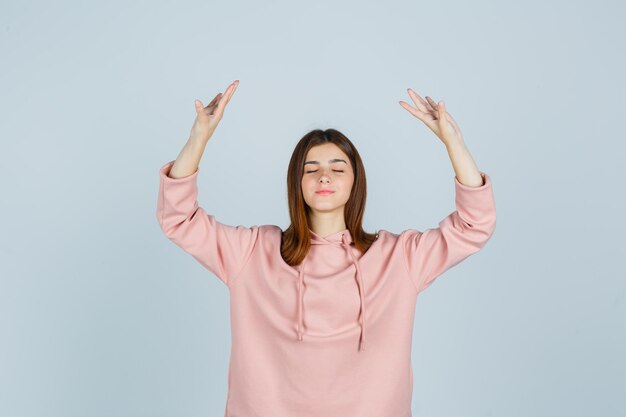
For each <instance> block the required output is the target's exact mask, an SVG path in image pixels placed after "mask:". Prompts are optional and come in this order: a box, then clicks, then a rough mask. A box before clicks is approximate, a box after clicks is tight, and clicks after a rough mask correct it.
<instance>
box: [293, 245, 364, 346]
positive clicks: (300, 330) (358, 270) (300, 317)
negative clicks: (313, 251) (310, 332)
mask: <svg viewBox="0 0 626 417" xmlns="http://www.w3.org/2000/svg"><path fill="white" fill-rule="evenodd" d="M311 244H318V245H320V244H327V245H336V244H339V245H342V246H343V247H344V248H345V249H346V251H347V252H348V254H349V255H350V257H351V258H352V263H353V264H354V267H355V268H356V280H357V283H358V286H359V298H360V300H361V311H360V317H359V323H360V326H361V339H360V340H359V351H363V350H365V296H364V292H365V291H364V289H363V280H362V279H361V268H360V266H359V262H358V260H357V259H356V257H355V256H354V254H353V253H352V251H351V250H350V242H349V241H348V239H347V237H346V235H345V233H344V234H342V235H341V243H338V242H318V241H312V242H311ZM306 260H307V258H304V260H303V261H302V265H301V266H300V271H299V274H298V340H299V341H302V337H303V334H304V321H303V310H304V293H303V287H304V265H305V264H306Z"/></svg>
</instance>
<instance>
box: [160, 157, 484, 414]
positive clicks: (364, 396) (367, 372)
mask: <svg viewBox="0 0 626 417" xmlns="http://www.w3.org/2000/svg"><path fill="white" fill-rule="evenodd" d="M173 163H174V161H170V162H168V163H167V164H165V165H164V166H163V167H162V168H161V169H160V177H161V181H160V190H159V198H158V204H157V213H156V214H157V218H158V221H159V224H160V226H161V229H162V230H163V232H164V233H165V235H166V236H167V237H168V238H169V239H170V240H171V241H172V242H174V243H175V244H176V245H178V246H179V247H181V248H182V249H183V250H184V251H186V252H187V253H189V254H190V255H192V256H193V257H194V258H195V259H196V260H197V261H198V262H200V264H202V265H203V266H204V267H205V268H206V269H207V270H209V271H210V272H212V273H213V274H214V275H215V276H217V277H218V278H219V279H220V280H222V282H224V283H225V284H226V285H227V286H228V289H229V293H230V319H231V336H232V343H231V355H230V368H229V373H228V399H227V402H226V411H225V414H224V415H225V417H410V416H411V398H412V391H413V369H412V365H411V343H412V336H413V319H414V312H415V303H416V300H417V295H418V293H419V292H421V291H423V290H425V289H426V288H428V287H429V286H430V285H431V284H432V282H433V281H434V280H435V278H437V277H438V276H439V275H441V274H442V273H443V272H445V271H446V270H448V269H449V268H451V267H453V266H455V265H456V264H458V263H459V262H461V261H462V260H464V259H465V258H467V257H468V256H469V255H471V254H473V253H476V252H478V251H479V250H480V249H481V248H482V247H483V246H484V245H485V244H486V243H487V241H488V240H489V239H490V237H491V236H492V234H493V232H494V230H495V226H496V211H495V202H494V198H493V192H492V188H491V179H490V177H489V176H488V175H487V174H485V173H484V172H481V176H482V177H483V179H484V184H483V185H482V186H480V187H469V186H466V185H463V184H461V183H460V182H459V181H458V180H457V178H456V176H455V177H454V184H455V191H456V211H454V212H452V213H451V214H450V215H448V216H447V217H445V218H444V219H443V220H442V221H440V222H439V227H437V228H432V229H427V230H425V231H424V232H420V231H417V230H414V229H407V230H405V231H403V232H402V233H400V234H394V233H392V232H389V231H386V230H380V231H379V233H378V238H377V240H376V241H375V242H374V243H373V244H372V246H371V247H370V248H369V250H368V251H367V252H366V253H365V254H361V253H360V252H359V251H358V250H357V249H356V248H355V247H354V246H351V242H352V238H351V235H350V232H349V230H348V229H345V230H342V231H339V232H337V233H334V234H332V235H330V236H326V237H323V236H319V235H317V234H315V233H313V232H312V231H311V243H312V245H311V248H310V251H309V253H308V254H307V257H306V258H305V260H304V261H303V262H302V263H301V264H300V265H299V266H296V267H291V266H289V265H288V264H287V263H286V262H285V261H284V260H283V258H282V256H281V254H280V244H281V233H282V230H281V229H280V228H279V227H278V226H275V225H262V226H251V227H244V226H229V225H226V224H223V223H220V222H218V221H217V220H216V219H215V217H214V216H212V215H210V214H207V213H206V212H205V211H204V210H203V209H202V208H201V207H199V206H198V202H197V196H198V189H197V183H196V180H197V176H198V172H199V171H196V172H195V173H193V174H191V175H189V176H187V177H184V178H178V179H175V178H170V177H168V174H169V171H170V169H171V167H172V165H173Z"/></svg>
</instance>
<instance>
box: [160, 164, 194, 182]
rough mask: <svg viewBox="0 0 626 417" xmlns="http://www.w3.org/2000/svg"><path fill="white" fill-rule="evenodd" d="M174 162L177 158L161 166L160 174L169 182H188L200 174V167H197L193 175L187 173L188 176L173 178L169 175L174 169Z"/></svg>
mask: <svg viewBox="0 0 626 417" xmlns="http://www.w3.org/2000/svg"><path fill="white" fill-rule="evenodd" d="M174 162H176V160H172V161H170V162H168V163H167V164H165V165H163V166H162V167H161V168H160V170H159V171H160V176H161V179H162V180H163V181H165V182H169V183H180V182H187V181H192V180H195V179H196V177H197V176H198V172H199V171H200V168H198V169H196V172H194V173H193V174H191V175H187V176H186V177H182V178H172V177H170V176H168V175H169V173H170V171H171V169H172V166H173V165H174Z"/></svg>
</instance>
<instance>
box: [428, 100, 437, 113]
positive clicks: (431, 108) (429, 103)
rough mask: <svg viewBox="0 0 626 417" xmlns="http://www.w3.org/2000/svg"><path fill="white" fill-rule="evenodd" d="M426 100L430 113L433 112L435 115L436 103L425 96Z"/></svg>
mask: <svg viewBox="0 0 626 417" xmlns="http://www.w3.org/2000/svg"><path fill="white" fill-rule="evenodd" d="M426 100H428V108H429V109H430V111H431V112H433V114H435V115H436V114H437V103H435V101H434V100H433V99H432V98H430V97H428V96H426Z"/></svg>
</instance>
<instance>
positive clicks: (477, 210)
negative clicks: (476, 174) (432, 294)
mask: <svg viewBox="0 0 626 417" xmlns="http://www.w3.org/2000/svg"><path fill="white" fill-rule="evenodd" d="M480 174H481V176H482V178H483V185H481V186H478V187H470V186H467V185H464V184H461V183H460V182H459V180H458V179H457V177H456V176H455V177H454V183H455V192H456V198H455V203H456V210H455V211H454V212H452V213H451V214H449V215H448V216H447V217H445V218H444V219H443V220H441V221H440V222H439V227H437V228H433V229H426V230H425V231H424V232H420V231H417V230H414V229H409V230H405V231H404V232H402V234H401V235H402V236H401V237H402V240H401V242H402V245H403V246H402V248H403V252H404V259H405V261H406V265H407V269H408V272H409V277H410V278H411V280H412V281H413V283H414V284H415V286H416V288H417V291H418V293H419V292H421V291H423V290H425V289H426V288H428V287H429V286H430V284H431V283H432V282H433V281H434V280H435V278H437V277H438V276H439V275H441V274H443V273H444V272H445V271H446V270H448V269H450V268H452V267H453V266H455V265H457V264H458V263H459V262H461V261H462V260H464V259H465V258H467V257H468V256H470V255H472V254H473V253H475V252H478V251H479V250H480V249H481V248H482V247H483V246H485V244H486V243H487V241H488V240H489V239H490V238H491V236H492V235H493V233H494V231H495V228H496V208H495V201H494V197H493V191H492V187H491V178H490V177H489V175H487V174H485V173H484V172H482V171H481V172H480Z"/></svg>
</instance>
